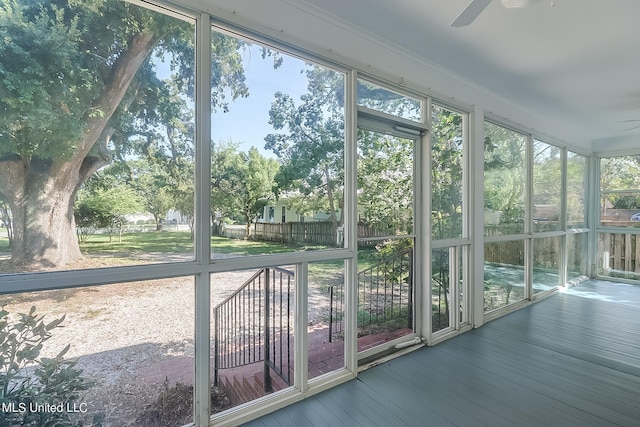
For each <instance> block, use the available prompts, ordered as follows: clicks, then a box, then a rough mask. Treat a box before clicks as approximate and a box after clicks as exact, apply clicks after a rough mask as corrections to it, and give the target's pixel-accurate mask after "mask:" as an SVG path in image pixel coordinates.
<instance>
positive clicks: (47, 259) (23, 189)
mask: <svg viewBox="0 0 640 427" xmlns="http://www.w3.org/2000/svg"><path fill="white" fill-rule="evenodd" d="M3 163H4V165H3V166H5V167H7V169H10V170H12V171H14V177H15V179H14V180H12V183H13V184H16V186H15V187H14V191H11V192H9V193H8V197H7V199H8V204H9V208H10V209H11V213H12V214H13V232H14V244H13V247H12V256H11V261H12V264H13V265H14V266H15V267H17V268H26V269H37V268H52V267H56V266H60V265H64V264H66V263H69V262H72V261H76V260H78V259H80V258H81V257H82V254H81V253H80V247H79V246H78V237H77V236H76V223H75V219H74V216H73V201H74V199H75V195H76V191H77V189H78V186H79V184H78V178H77V176H78V175H76V178H75V179H73V178H72V177H70V176H69V175H68V174H64V173H60V171H61V169H66V168H59V167H56V165H47V164H45V162H42V163H41V164H39V163H38V162H32V163H31V164H29V165H28V166H27V165H24V163H23V162H21V161H15V162H3ZM9 163H12V164H9ZM54 170H55V171H57V172H54ZM5 184H6V183H5Z"/></svg>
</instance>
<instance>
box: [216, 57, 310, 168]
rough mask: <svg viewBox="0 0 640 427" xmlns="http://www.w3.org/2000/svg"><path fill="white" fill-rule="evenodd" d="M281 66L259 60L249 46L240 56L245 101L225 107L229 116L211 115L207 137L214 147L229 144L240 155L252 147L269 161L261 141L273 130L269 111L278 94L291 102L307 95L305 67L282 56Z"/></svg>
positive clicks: (302, 62)
mask: <svg viewBox="0 0 640 427" xmlns="http://www.w3.org/2000/svg"><path fill="white" fill-rule="evenodd" d="M283 58H284V59H283V62H282V65H281V66H280V67H278V68H277V69H274V68H273V58H271V57H266V58H265V59H262V55H261V52H260V48H259V47H258V46H252V47H251V49H250V50H249V51H247V52H245V53H244V62H243V66H244V73H245V77H246V81H245V84H246V85H247V87H248V88H249V97H247V98H238V99H236V100H235V101H232V102H231V103H230V104H229V112H228V113H223V112H222V111H218V112H216V113H214V114H213V115H212V123H211V135H212V139H213V141H214V142H215V143H218V142H220V141H229V140H231V141H233V142H235V143H238V144H239V148H240V150H241V151H248V150H249V148H250V147H252V146H253V147H256V148H257V149H258V150H259V151H260V153H261V154H263V155H264V156H267V157H273V153H271V151H268V150H265V149H264V144H265V141H264V138H265V136H267V134H269V133H273V132H274V130H273V128H272V127H271V125H270V124H269V108H270V107H271V102H272V101H273V99H274V94H275V93H276V92H278V91H280V92H283V93H286V94H289V95H291V96H292V97H293V98H294V99H295V100H299V99H300V96H301V95H302V94H304V93H306V91H307V78H306V75H305V74H304V73H300V71H301V70H303V69H307V68H308V67H307V66H306V64H305V63H304V61H301V60H299V59H297V58H294V57H291V56H286V55H283Z"/></svg>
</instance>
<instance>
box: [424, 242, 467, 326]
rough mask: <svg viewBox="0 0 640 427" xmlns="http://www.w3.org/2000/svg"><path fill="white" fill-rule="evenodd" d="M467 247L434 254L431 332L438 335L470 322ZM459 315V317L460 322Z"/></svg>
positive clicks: (448, 249) (457, 247) (436, 251)
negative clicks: (467, 298) (465, 264)
mask: <svg viewBox="0 0 640 427" xmlns="http://www.w3.org/2000/svg"><path fill="white" fill-rule="evenodd" d="M463 250H464V249H463V247H460V246H452V247H448V248H439V249H434V250H432V251H431V325H432V326H431V330H432V332H437V331H440V330H442V329H446V328H449V327H453V326H456V324H452V321H455V322H457V324H460V323H463V322H465V321H466V316H467V314H466V307H467V306H468V301H466V291H465V288H464V283H465V277H464V269H463V266H462V253H463ZM455 316H458V318H457V319H456V318H455Z"/></svg>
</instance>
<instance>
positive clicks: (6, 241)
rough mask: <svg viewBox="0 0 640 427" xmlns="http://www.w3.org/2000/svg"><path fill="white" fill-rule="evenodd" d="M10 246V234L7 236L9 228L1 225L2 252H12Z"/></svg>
mask: <svg viewBox="0 0 640 427" xmlns="http://www.w3.org/2000/svg"><path fill="white" fill-rule="evenodd" d="M10 251H11V249H10V248H9V236H7V229H6V228H2V227H0V252H10Z"/></svg>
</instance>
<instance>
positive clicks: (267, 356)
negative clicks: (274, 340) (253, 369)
mask: <svg viewBox="0 0 640 427" xmlns="http://www.w3.org/2000/svg"><path fill="white" fill-rule="evenodd" d="M264 274H265V279H264V391H266V392H267V393H270V392H271V391H273V385H272V383H271V372H270V368H269V361H270V360H271V349H270V347H271V336H270V332H269V329H270V328H271V322H269V313H270V312H271V302H270V300H269V292H270V288H271V286H270V281H271V275H270V274H269V269H268V268H265V269H264Z"/></svg>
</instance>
